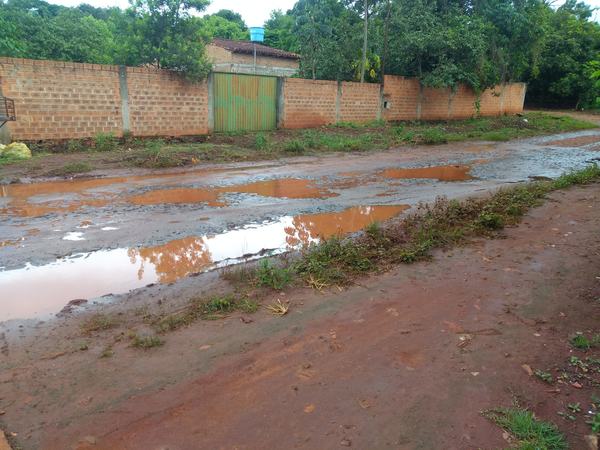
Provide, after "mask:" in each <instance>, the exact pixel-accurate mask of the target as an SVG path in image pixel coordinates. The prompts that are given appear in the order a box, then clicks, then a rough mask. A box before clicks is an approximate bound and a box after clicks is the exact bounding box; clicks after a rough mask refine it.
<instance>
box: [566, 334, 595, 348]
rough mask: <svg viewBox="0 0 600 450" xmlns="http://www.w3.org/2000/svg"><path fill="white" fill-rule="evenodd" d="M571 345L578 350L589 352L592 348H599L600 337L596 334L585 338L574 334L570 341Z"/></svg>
mask: <svg viewBox="0 0 600 450" xmlns="http://www.w3.org/2000/svg"><path fill="white" fill-rule="evenodd" d="M570 342H571V345H572V346H573V347H575V348H578V349H580V350H589V349H590V348H592V347H598V346H600V335H599V334H597V335H595V336H592V337H591V338H587V337H586V336H584V335H583V334H576V335H575V336H573V337H572V338H571V339H570Z"/></svg>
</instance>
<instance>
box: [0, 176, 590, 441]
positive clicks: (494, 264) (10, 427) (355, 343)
mask: <svg viewBox="0 0 600 450" xmlns="http://www.w3.org/2000/svg"><path fill="white" fill-rule="evenodd" d="M599 201H600V185H598V184H596V185H591V186H587V187H582V188H581V187H580V188H572V189H569V190H567V191H562V192H555V193H553V194H552V195H551V197H550V198H549V200H548V201H547V202H546V203H545V204H544V206H542V207H539V208H536V209H534V210H532V212H531V213H529V214H528V215H527V216H526V217H525V218H524V221H523V223H522V224H521V225H520V226H518V227H515V228H512V229H509V230H506V231H505V236H504V237H505V238H504V239H497V240H481V241H477V242H474V243H473V244H471V245H469V246H467V247H465V248H462V249H457V250H454V251H452V252H449V253H438V254H436V255H435V257H434V259H433V261H431V262H423V263H419V264H415V265H410V266H406V265H405V266H399V267H397V268H395V269H393V270H392V271H390V272H388V273H385V274H381V275H377V276H372V277H369V278H366V279H361V280H358V281H357V284H356V285H355V286H354V287H352V288H350V289H348V290H344V291H341V292H340V291H338V290H335V289H334V290H331V291H329V292H324V293H318V292H316V291H313V290H310V289H308V288H299V289H295V290H294V291H293V292H289V293H288V296H287V299H288V300H289V301H290V304H291V305H292V309H291V312H290V313H289V314H288V315H286V316H284V317H274V316H271V315H269V314H267V313H266V312H264V311H263V312H259V313H257V314H255V315H254V316H252V320H243V321H242V320H240V319H244V316H243V315H240V314H233V315H231V316H230V317H229V318H228V319H225V320H222V321H216V322H202V323H198V324H195V325H194V326H191V327H188V328H184V329H181V330H179V331H178V332H176V333H172V334H170V335H169V337H168V340H167V342H166V344H165V345H164V346H163V347H160V348H156V349H151V350H148V351H145V352H144V351H140V350H137V349H132V348H131V347H129V346H128V345H127V344H125V343H122V342H119V341H118V339H116V338H118V337H119V336H120V335H121V333H125V332H126V330H127V328H128V327H130V326H131V325H130V324H126V323H125V324H123V325H122V327H120V328H119V329H116V330H114V329H113V330H108V331H105V332H99V333H95V334H94V335H93V336H87V337H84V336H82V335H81V331H80V330H79V329H78V322H77V321H76V320H75V319H76V318H66V319H65V318H63V319H60V320H57V321H56V320H55V321H51V322H48V323H44V324H40V325H38V327H37V328H36V329H35V330H33V333H32V332H31V331H26V330H25V329H21V328H17V327H14V326H10V325H6V326H4V327H3V333H2V335H1V336H2V342H4V344H3V345H2V347H1V348H2V371H1V372H0V374H1V375H0V407H1V408H2V410H3V411H6V413H5V414H4V415H2V416H1V417H0V423H2V426H3V427H4V429H6V430H7V431H10V432H14V433H16V434H17V436H16V438H15V439H16V441H17V442H18V443H20V444H21V445H22V448H26V449H36V448H40V449H51V450H53V449H56V450H65V449H103V450H115V449H123V450H124V449H128V450H129V449H140V450H141V449H143V450H148V449H167V448H168V449H177V450H187V449H190V450H191V449H217V448H219V449H221V448H222V449H267V448H268V449H291V448H306V449H335V448H347V447H352V448H358V449H386V448H391V449H411V450H412V449H423V450H425V449H442V448H443V449H477V448H486V449H487V448H505V447H507V446H508V444H507V442H506V441H505V439H504V438H503V434H502V431H501V430H500V429H498V428H497V427H495V426H494V425H492V424H491V423H490V422H489V421H488V420H487V419H485V418H484V417H482V415H481V414H480V412H481V411H482V410H485V409H487V408H493V407H497V406H509V405H511V403H512V402H513V401H514V400H515V398H517V399H518V400H519V401H520V402H521V404H522V405H524V406H527V407H530V408H532V409H533V411H535V413H536V415H537V416H538V417H540V418H542V419H545V420H551V421H554V422H556V423H558V424H559V426H560V428H561V430H562V431H563V432H565V433H566V435H567V438H568V440H569V442H570V444H571V448H573V449H586V448H588V447H587V444H586V443H585V442H584V441H583V436H584V435H586V434H589V431H588V430H589V427H588V425H586V424H585V420H586V419H585V417H584V413H580V414H578V415H577V418H576V419H575V420H573V421H571V420H566V419H563V418H561V416H559V415H558V413H559V412H564V411H565V410H566V409H567V405H568V404H574V403H579V404H581V405H582V406H583V408H585V409H587V408H588V405H589V403H590V398H591V395H592V394H593V393H594V392H595V388H594V387H593V385H592V384H590V383H589V382H587V381H584V380H579V381H580V383H579V384H578V383H573V382H568V381H567V380H566V379H565V381H564V382H561V383H560V384H556V385H554V386H549V385H548V384H546V383H544V382H542V381H540V380H539V379H537V378H536V377H534V376H530V375H528V373H527V372H526V371H525V370H523V368H522V366H523V365H524V364H526V365H527V366H529V367H531V368H533V369H541V370H548V371H551V373H552V374H553V376H557V375H558V374H560V373H561V371H563V370H570V369H568V368H569V367H570V366H569V363H568V361H569V358H572V357H573V356H577V357H579V358H581V361H583V360H584V358H585V357H595V358H598V357H599V356H600V352H599V351H597V350H596V351H589V352H582V351H578V350H573V349H572V348H571V347H570V345H569V342H568V340H569V337H570V336H572V335H573V334H574V333H576V332H578V331H579V332H585V333H590V332H598V325H597V324H598V318H599V313H600V309H599V308H600V306H599V303H598V301H597V299H598V298H600V283H599V281H598V279H599V275H600V274H599V272H598V267H600V237H599V235H598V229H599V227H600V209H598V205H599V204H600V203H599ZM201 279H202V280H203V282H204V283H207V282H208V281H206V279H204V278H202V277H199V278H197V279H196V280H201ZM186 282H189V279H188V280H183V281H182V282H181V283H183V284H185V283H186ZM181 283H177V284H175V285H174V286H173V287H172V289H175V288H176V287H177V286H178V285H180V284H181ZM196 283H198V281H196ZM196 288H198V286H196ZM166 292H167V291H163V292H162V295H159V296H158V298H157V296H155V295H154V293H152V292H150V293H148V292H147V293H146V294H145V301H146V302H153V303H156V300H161V299H162V300H164V301H171V300H168V298H167V297H168V296H167V295H166ZM281 295H282V294H281V293H277V292H275V293H273V298H275V297H281ZM112 306H116V305H112ZM116 311H118V309H117V310H116ZM83 343H85V345H86V347H85V349H84V350H82V344H83ZM107 344H110V345H111V348H112V349H113V350H114V355H113V356H112V357H110V358H102V357H101V356H102V352H103V349H104V348H105V347H106V345H107ZM563 367H567V369H563Z"/></svg>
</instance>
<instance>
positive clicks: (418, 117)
mask: <svg viewBox="0 0 600 450" xmlns="http://www.w3.org/2000/svg"><path fill="white" fill-rule="evenodd" d="M422 103H423V84H422V83H421V81H419V96H418V99H417V120H421V110H422Z"/></svg>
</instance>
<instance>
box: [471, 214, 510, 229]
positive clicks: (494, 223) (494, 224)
mask: <svg viewBox="0 0 600 450" xmlns="http://www.w3.org/2000/svg"><path fill="white" fill-rule="evenodd" d="M477 223H478V225H479V226H481V227H483V228H487V229H490V230H499V229H501V228H503V227H504V220H503V219H502V216H501V215H500V214H498V213H495V212H488V211H484V212H482V213H481V214H480V215H479V218H478V219H477Z"/></svg>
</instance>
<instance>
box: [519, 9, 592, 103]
mask: <svg viewBox="0 0 600 450" xmlns="http://www.w3.org/2000/svg"><path fill="white" fill-rule="evenodd" d="M540 21H542V22H543V23H544V26H545V29H546V34H545V36H544V39H543V45H542V47H541V49H540V55H539V70H538V71H537V72H535V73H531V74H530V75H529V76H528V77H526V78H525V79H526V81H528V88H527V97H528V100H529V101H531V102H533V103H536V104H540V105H545V106H552V107H559V106H562V107H570V108H573V107H575V108H579V107H592V106H597V102H596V99H597V98H598V97H600V86H599V85H598V83H597V82H596V81H595V76H594V73H595V70H594V68H595V67H597V63H596V61H597V60H598V53H599V52H600V25H599V24H598V23H597V22H596V21H594V20H592V9H591V7H590V6H588V5H586V4H585V3H583V2H576V1H575V0H568V1H566V2H565V3H564V4H563V5H562V6H561V7H559V8H558V9H557V10H556V12H546V13H545V14H544V15H543V16H542V17H540Z"/></svg>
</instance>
